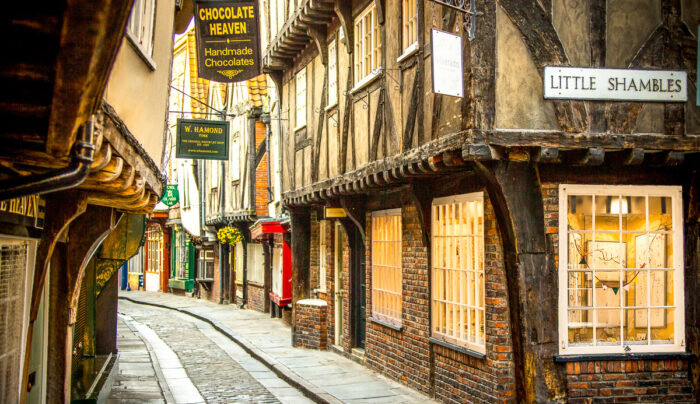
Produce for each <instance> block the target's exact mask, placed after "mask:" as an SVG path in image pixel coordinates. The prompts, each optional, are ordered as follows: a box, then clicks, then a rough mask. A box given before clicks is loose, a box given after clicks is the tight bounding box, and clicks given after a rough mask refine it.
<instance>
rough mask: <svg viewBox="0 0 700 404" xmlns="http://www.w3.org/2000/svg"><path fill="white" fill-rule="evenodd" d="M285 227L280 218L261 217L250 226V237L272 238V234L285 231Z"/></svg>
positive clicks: (256, 238)
mask: <svg viewBox="0 0 700 404" xmlns="http://www.w3.org/2000/svg"><path fill="white" fill-rule="evenodd" d="M286 232H287V229H286V228H285V226H283V224H282V220H281V219H261V220H258V221H257V222H255V223H253V225H252V226H250V237H251V238H252V239H253V240H264V239H269V238H272V236H273V235H274V234H281V233H286Z"/></svg>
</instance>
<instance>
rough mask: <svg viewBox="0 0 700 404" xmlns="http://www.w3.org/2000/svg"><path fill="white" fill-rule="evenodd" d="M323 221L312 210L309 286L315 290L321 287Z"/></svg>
mask: <svg viewBox="0 0 700 404" xmlns="http://www.w3.org/2000/svg"><path fill="white" fill-rule="evenodd" d="M320 234H321V223H320V222H319V221H318V220H317V215H316V212H311V234H310V235H309V243H310V244H311V245H310V246H309V271H310V272H309V287H310V288H311V290H312V291H313V290H314V289H318V288H319V287H320V285H319V283H318V281H319V276H318V266H319V250H320V248H319V247H320V240H319V236H320ZM312 296H313V294H312Z"/></svg>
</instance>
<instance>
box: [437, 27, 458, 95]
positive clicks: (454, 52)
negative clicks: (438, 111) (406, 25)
mask: <svg viewBox="0 0 700 404" xmlns="http://www.w3.org/2000/svg"><path fill="white" fill-rule="evenodd" d="M430 42H431V43H432V46H433V49H432V55H433V57H432V60H433V92H434V93H436V94H445V95H451V96H453V97H462V96H463V95H464V93H463V90H464V88H463V87H464V86H463V85H462V80H463V78H464V73H463V72H462V38H461V37H460V36H459V35H455V34H452V33H449V32H444V31H440V30H437V29H433V30H431V41H430Z"/></svg>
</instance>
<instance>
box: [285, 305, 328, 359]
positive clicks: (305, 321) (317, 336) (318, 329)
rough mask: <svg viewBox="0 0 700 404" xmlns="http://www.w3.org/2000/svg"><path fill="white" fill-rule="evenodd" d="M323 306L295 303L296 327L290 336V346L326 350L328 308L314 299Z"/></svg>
mask: <svg viewBox="0 0 700 404" xmlns="http://www.w3.org/2000/svg"><path fill="white" fill-rule="evenodd" d="M315 302H322V303H323V304H318V303H316V304H304V300H300V301H299V302H297V307H296V323H295V324H296V325H295V330H294V334H293V335H292V345H293V346H295V347H299V348H310V349H326V348H328V322H327V313H328V310H327V309H328V306H327V305H326V304H325V301H322V300H318V299H315Z"/></svg>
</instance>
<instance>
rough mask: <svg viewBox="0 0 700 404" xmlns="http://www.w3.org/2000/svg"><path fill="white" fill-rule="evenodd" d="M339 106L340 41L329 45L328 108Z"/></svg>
mask: <svg viewBox="0 0 700 404" xmlns="http://www.w3.org/2000/svg"><path fill="white" fill-rule="evenodd" d="M337 104H338V41H337V40H335V39H334V40H332V41H331V43H330V44H328V106H327V107H326V109H328V108H332V107H334V106H336V105H337Z"/></svg>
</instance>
